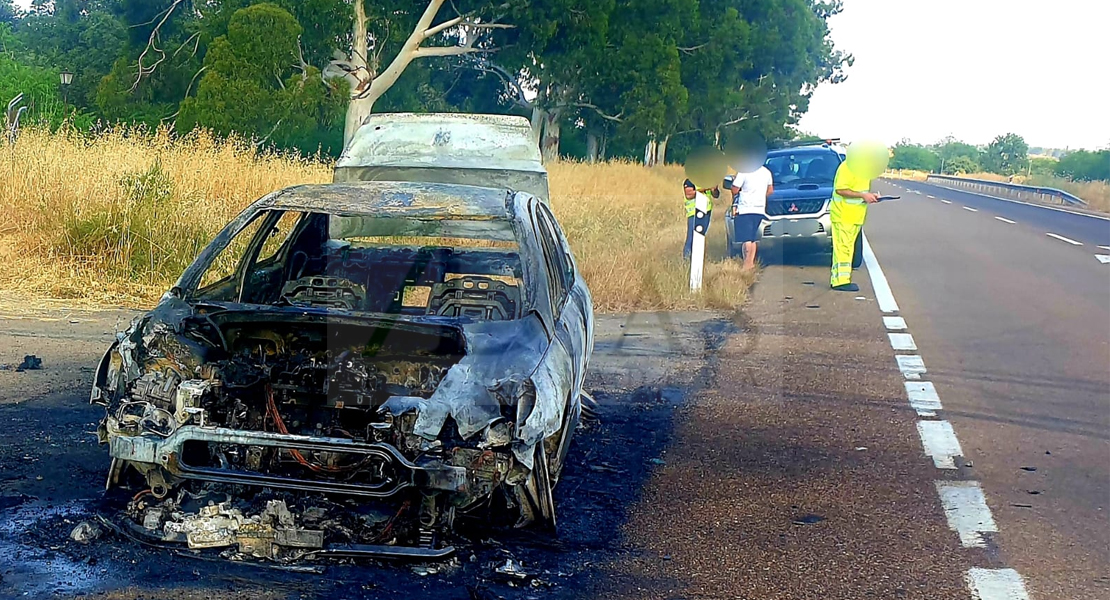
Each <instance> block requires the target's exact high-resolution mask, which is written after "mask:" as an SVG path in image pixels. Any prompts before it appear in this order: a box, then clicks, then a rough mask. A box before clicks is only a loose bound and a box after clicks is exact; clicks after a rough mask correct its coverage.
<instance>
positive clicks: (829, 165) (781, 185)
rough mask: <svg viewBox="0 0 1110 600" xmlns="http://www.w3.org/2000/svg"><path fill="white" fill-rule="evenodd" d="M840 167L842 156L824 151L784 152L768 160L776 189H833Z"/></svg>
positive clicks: (768, 167) (768, 166)
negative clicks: (813, 186)
mask: <svg viewBox="0 0 1110 600" xmlns="http://www.w3.org/2000/svg"><path fill="white" fill-rule="evenodd" d="M839 166H840V156H839V155H838V154H837V153H836V152H833V151H831V150H824V149H822V150H798V151H794V152H783V153H781V154H774V155H772V156H771V157H770V158H768V159H767V169H768V170H769V171H771V175H772V176H773V177H774V178H775V188H776V189H797V188H798V186H800V185H804V184H810V185H814V184H815V185H818V186H820V187H831V186H832V184H833V178H834V177H836V169H837V168H838V167H839Z"/></svg>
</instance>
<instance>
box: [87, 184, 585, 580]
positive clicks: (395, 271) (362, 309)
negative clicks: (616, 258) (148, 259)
mask: <svg viewBox="0 0 1110 600" xmlns="http://www.w3.org/2000/svg"><path fill="white" fill-rule="evenodd" d="M592 350H593V308H592V301H591V298H590V293H589V290H588V289H587V287H586V284H585V282H584V281H583V279H582V277H581V275H580V274H579V272H578V269H577V268H576V265H575V260H574V257H573V256H572V254H571V251H570V247H569V246H568V244H567V241H566V238H565V237H564V235H563V232H562V230H561V229H560V227H559V225H558V223H557V222H556V220H555V218H554V216H553V215H552V214H551V212H550V210H549V209H548V207H547V206H546V205H545V204H544V203H543V202H542V201H541V200H539V199H537V198H536V197H534V196H532V195H530V194H527V193H524V192H513V191H509V190H506V189H494V188H484V187H475V186H468V185H457V184H448V183H442V184H441V183H419V182H357V183H333V184H327V185H303V186H297V187H292V188H288V189H285V190H282V191H278V192H275V193H273V194H270V195H268V196H266V197H264V198H262V199H261V200H258V201H257V202H255V203H254V204H252V205H251V206H250V207H249V208H247V209H246V210H245V211H243V212H242V213H241V214H240V215H239V216H238V217H236V218H235V219H234V220H233V221H232V222H231V223H230V224H229V225H227V227H225V228H224V229H223V231H221V232H220V233H219V234H218V235H217V236H216V237H215V238H214V239H213V241H212V242H211V244H209V245H208V247H206V248H205V249H204V250H203V251H202V252H201V253H200V255H199V256H198V257H197V259H196V260H195V261H194V262H193V263H192V264H191V265H190V266H189V267H188V268H187V269H186V270H185V272H184V273H183V274H182V275H181V277H180V279H179V280H178V281H177V283H176V284H175V285H174V286H173V288H172V289H170V290H169V291H168V292H167V293H166V294H164V295H163V297H162V299H161V301H160V302H159V304H158V305H157V307H156V308H154V310H152V311H151V312H149V313H147V314H146V315H144V316H142V317H140V318H139V319H137V320H136V321H135V322H134V323H133V324H132V326H131V327H130V328H129V329H128V330H127V331H126V332H124V333H121V334H119V335H118V336H117V341H116V342H115V344H114V345H113V346H112V347H111V349H109V350H108V352H107V354H106V355H105V356H104V358H103V360H102V361H101V363H100V365H99V366H98V368H97V369H96V375H95V382H94V385H93V388H92V397H91V401H92V402H93V403H94V404H99V405H102V406H104V407H105V409H106V415H105V417H104V419H103V421H102V422H101V424H100V426H99V430H98V434H99V439H100V441H101V442H102V443H104V444H107V445H108V448H109V453H110V455H111V467H110V469H109V473H108V481H107V486H108V488H129V489H130V492H131V493H133V494H134V497H133V499H132V500H131V501H130V502H129V503H128V505H127V508H126V510H125V511H124V514H125V517H124V518H123V519H121V523H122V526H124V527H127V528H129V529H130V530H131V533H136V534H138V535H141V536H144V537H146V538H151V539H155V540H159V541H162V542H175V541H176V542H185V543H187V544H188V545H189V547H191V548H227V550H226V551H229V552H235V551H238V552H240V553H243V554H246V555H253V556H256V557H265V558H272V559H273V558H278V559H287V558H291V557H300V556H305V555H312V556H315V555H327V554H336V555H345V556H349V555H354V556H360V555H366V556H379V557H380V556H406V557H417V558H435V557H442V556H446V555H448V554H450V553H451V551H452V548H451V547H450V546H449V545H447V542H449V541H450V538H451V535H452V531H453V526H454V524H455V522H456V520H457V519H468V518H469V519H473V520H476V521H477V522H479V523H486V522H487V521H488V520H490V519H492V520H494V521H497V520H501V521H504V522H505V524H506V525H516V526H525V525H533V526H547V527H553V526H554V524H555V517H556V515H555V506H554V501H553V498H552V489H553V487H554V486H555V484H556V483H557V482H558V480H559V475H560V473H561V472H562V469H563V466H564V464H565V463H566V460H567V453H568V448H569V445H570V442H571V438H572V435H573V433H574V431H575V428H576V426H577V424H578V421H579V418H580V416H581V411H582V400H581V397H582V394H583V392H582V382H583V378H584V376H585V373H586V368H587V365H588V363H589V360H590V355H591V352H592ZM135 492H137V493H135Z"/></svg>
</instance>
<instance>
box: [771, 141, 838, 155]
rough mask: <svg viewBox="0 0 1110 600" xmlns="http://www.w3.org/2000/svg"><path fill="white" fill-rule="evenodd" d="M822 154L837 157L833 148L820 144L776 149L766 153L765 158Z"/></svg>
mask: <svg viewBox="0 0 1110 600" xmlns="http://www.w3.org/2000/svg"><path fill="white" fill-rule="evenodd" d="M822 152H831V153H833V154H837V155H839V154H840V152H838V151H837V150H836V149H835V148H832V147H830V146H825V145H821V144H814V145H812V146H794V147H793V148H776V149H774V150H770V151H768V152H767V156H782V155H784V154H817V153H822Z"/></svg>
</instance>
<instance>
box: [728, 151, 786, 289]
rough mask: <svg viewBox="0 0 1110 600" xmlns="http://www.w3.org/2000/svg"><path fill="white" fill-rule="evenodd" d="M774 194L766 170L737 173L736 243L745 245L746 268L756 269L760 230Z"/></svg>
mask: <svg viewBox="0 0 1110 600" xmlns="http://www.w3.org/2000/svg"><path fill="white" fill-rule="evenodd" d="M773 191H775V180H774V177H772V176H771V171H769V170H768V169H767V167H759V168H758V169H756V170H755V171H752V172H751V173H737V174H736V177H735V178H733V180H732V198H733V200H732V215H733V219H732V225H733V227H734V230H733V241H734V242H736V243H738V244H740V243H742V244H743V246H742V250H743V254H744V268H745V269H754V268H755V253H756V246H757V242H758V241H759V226H760V224H761V223H762V222H763V219H764V217H765V215H766V213H767V197H768V196H770V195H771V192H773Z"/></svg>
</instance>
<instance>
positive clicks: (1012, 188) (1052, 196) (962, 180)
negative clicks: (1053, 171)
mask: <svg viewBox="0 0 1110 600" xmlns="http://www.w3.org/2000/svg"><path fill="white" fill-rule="evenodd" d="M925 181H926V182H927V183H937V184H938V185H943V186H946V187H953V188H957V189H965V190H968V191H974V192H981V193H994V194H1001V195H1003V196H1005V197H1009V198H1016V199H1019V200H1033V201H1035V202H1041V203H1048V204H1070V205H1072V206H1087V201H1086V200H1084V199H1082V198H1080V197H1079V196H1076V195H1074V194H1069V193H1068V192H1065V191H1063V190H1058V189H1056V188H1046V187H1037V186H1032V185H1018V184H1016V183H1006V182H1004V181H988V180H985V179H970V178H968V177H952V176H949V175H929V176H928V177H926V178H925Z"/></svg>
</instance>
